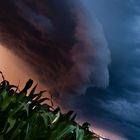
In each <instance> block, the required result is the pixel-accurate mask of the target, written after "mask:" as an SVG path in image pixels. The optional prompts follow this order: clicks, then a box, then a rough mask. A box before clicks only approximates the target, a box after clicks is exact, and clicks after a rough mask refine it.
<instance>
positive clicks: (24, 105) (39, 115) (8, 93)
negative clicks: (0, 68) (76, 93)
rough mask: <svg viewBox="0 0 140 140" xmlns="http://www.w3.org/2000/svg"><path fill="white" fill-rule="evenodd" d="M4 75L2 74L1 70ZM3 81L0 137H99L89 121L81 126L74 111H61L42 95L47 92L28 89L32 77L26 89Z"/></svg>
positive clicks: (18, 139) (4, 139) (19, 139)
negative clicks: (90, 126) (92, 130)
mask: <svg viewBox="0 0 140 140" xmlns="http://www.w3.org/2000/svg"><path fill="white" fill-rule="evenodd" d="M1 74H2V73H1ZM2 78H3V81H2V82H1V83H0V140H92V139H93V140H99V137H98V136H96V135H95V134H94V133H92V132H91V131H90V130H89V124H88V123H84V124H83V125H82V126H80V125H79V124H78V123H76V122H75V117H76V115H75V114H73V112H72V111H69V112H67V113H62V112H61V110H60V108H59V107H58V108H53V107H52V106H50V105H49V104H46V103H45V104H44V103H43V102H44V101H50V98H42V94H43V93H44V92H45V91H40V92H39V93H36V87H37V85H36V86H35V87H33V89H32V90H31V91H30V92H28V90H29V89H30V88H31V86H32V84H33V81H32V80H31V79H30V80H28V82H27V83H26V85H25V87H24V88H23V90H21V91H19V89H18V86H15V85H11V84H10V83H9V82H8V81H6V80H5V78H4V76H3V75H2Z"/></svg>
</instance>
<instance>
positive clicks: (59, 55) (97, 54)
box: [0, 0, 110, 97]
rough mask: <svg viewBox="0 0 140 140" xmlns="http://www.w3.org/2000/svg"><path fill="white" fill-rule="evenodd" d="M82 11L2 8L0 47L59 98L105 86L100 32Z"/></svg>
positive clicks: (12, 0)
mask: <svg viewBox="0 0 140 140" xmlns="http://www.w3.org/2000/svg"><path fill="white" fill-rule="evenodd" d="M84 9H85V8H84V6H83V5H82V4H81V3H80V2H75V1H74V0H70V1H69V0H68V1H65V0H59V1H58V0H51V1H49V0H41V1H39V2H38V1H37V0H34V1H32V0H18V1H16V0H8V1H4V0H3V1H1V4H0V42H1V44H3V45H4V46H6V47H7V48H8V49H10V50H12V51H13V52H14V53H15V54H17V55H18V56H20V57H21V58H22V59H24V60H25V61H26V62H28V64H29V65H30V67H32V69H33V71H35V72H36V73H37V74H38V75H39V76H40V81H41V82H42V83H44V84H46V85H47V87H49V89H50V91H56V92H57V93H59V96H60V97H61V96H64V95H66V96H68V95H69V94H70V93H71V94H75V93H76V94H82V93H84V92H85V90H86V88H87V87H88V86H91V85H92V86H95V87H106V86H107V85H108V83H109V74H108V64H109V62H110V58H109V57H110V56H109V55H110V53H109V49H108V48H107V42H106V40H105V37H104V33H103V30H102V26H101V25H100V23H99V22H98V21H97V19H96V18H91V17H90V16H89V15H88V14H87V11H86V10H84ZM60 93H61V94H60Z"/></svg>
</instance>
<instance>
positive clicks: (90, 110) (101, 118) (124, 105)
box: [68, 0, 140, 140]
mask: <svg viewBox="0 0 140 140" xmlns="http://www.w3.org/2000/svg"><path fill="white" fill-rule="evenodd" d="M85 4H86V5H87V7H88V8H89V9H91V8H92V9H94V10H93V11H90V12H91V14H95V15H96V16H97V17H98V19H99V20H100V21H101V23H102V24H103V27H104V31H105V35H106V39H107V41H108V44H109V48H110V50H111V61H112V62H111V65H110V67H109V73H110V85H109V87H108V88H106V89H101V88H89V89H88V90H87V92H86V94H85V95H82V96H79V97H77V98H76V99H73V101H72V103H69V104H68V105H69V106H71V107H73V108H74V109H75V110H77V111H78V112H79V113H80V114H81V116H84V117H86V118H89V120H91V122H93V125H94V124H95V126H98V127H100V128H104V129H105V130H109V131H111V132H113V133H118V135H121V136H122V137H124V138H126V139H128V140H139V138H140V120H139V117H140V82H139V81H140V65H139V61H140V57H139V56H140V49H139V46H140V11H139V8H140V3H139V1H138V0H130V1H129V0H128V1H122V0H107V1H104V0H94V1H92V4H91V3H90V4H89V3H88V2H87V1H86V3H85ZM116 139H117V138H116ZM122 139H123V138H122Z"/></svg>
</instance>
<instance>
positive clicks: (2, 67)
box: [0, 45, 45, 89]
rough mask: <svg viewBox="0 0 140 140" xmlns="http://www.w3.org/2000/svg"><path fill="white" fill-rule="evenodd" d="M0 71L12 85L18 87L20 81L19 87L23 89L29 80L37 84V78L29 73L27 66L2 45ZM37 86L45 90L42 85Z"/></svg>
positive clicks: (0, 46) (0, 47)
mask: <svg viewBox="0 0 140 140" xmlns="http://www.w3.org/2000/svg"><path fill="white" fill-rule="evenodd" d="M0 71H2V72H3V74H4V76H5V79H6V80H8V81H10V82H11V83H12V84H15V85H18V83H19V81H20V87H23V86H24V84H25V82H26V81H27V80H28V79H29V78H31V79H33V80H34V81H35V83H36V82H37V83H39V78H38V76H37V75H36V74H34V73H33V72H32V71H31V69H30V68H29V67H28V65H27V64H26V63H25V62H23V61H22V60H21V59H20V58H19V57H18V56H16V55H15V54H14V53H12V52H11V51H10V50H8V49H7V48H6V47H3V46H2V45H0ZM39 85H40V86H39V88H41V89H42V88H43V89H45V87H44V86H43V85H41V84H39Z"/></svg>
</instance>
